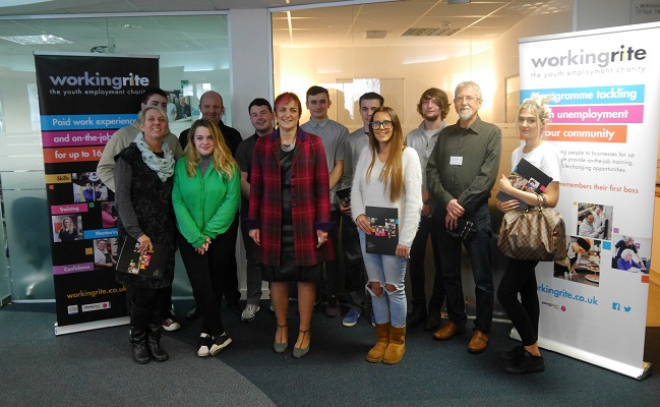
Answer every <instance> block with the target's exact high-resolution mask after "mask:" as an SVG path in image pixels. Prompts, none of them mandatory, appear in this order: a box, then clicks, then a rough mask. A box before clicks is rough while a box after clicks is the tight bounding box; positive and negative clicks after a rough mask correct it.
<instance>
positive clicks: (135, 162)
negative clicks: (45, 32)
mask: <svg viewBox="0 0 660 407" xmlns="http://www.w3.org/2000/svg"><path fill="white" fill-rule="evenodd" d="M305 96H306V97H305V106H306V108H307V109H308V110H309V112H310V120H309V121H308V122H306V123H304V124H300V117H301V115H302V112H303V110H302V102H301V100H300V99H299V98H298V96H297V95H295V94H294V93H290V92H285V93H282V94H281V95H279V96H277V98H276V99H275V102H274V105H273V108H271V105H270V103H269V102H268V101H267V100H265V99H261V98H258V99H255V100H254V101H253V102H252V103H251V104H250V105H249V107H248V111H249V114H250V120H251V122H252V124H253V126H254V128H255V134H254V135H252V136H251V137H249V138H247V139H245V140H243V139H242V137H241V136H240V134H239V133H238V132H237V131H236V130H235V129H232V128H231V127H228V126H226V125H224V123H222V120H221V117H222V113H223V110H224V108H223V102H222V97H221V96H220V95H219V94H218V93H217V92H213V91H210V92H207V93H205V94H204V95H202V96H201V98H200V106H199V107H200V111H201V112H202V116H203V118H202V119H200V120H197V121H195V122H194V123H193V124H192V126H191V128H190V129H189V130H186V131H184V132H182V133H181V135H180V138H179V139H178V140H177V138H176V136H174V135H172V134H171V133H169V129H168V120H167V114H166V112H165V109H166V107H167V94H165V93H164V92H162V91H160V90H158V89H156V90H149V91H147V92H146V93H145V95H144V96H143V103H142V110H141V112H140V114H139V117H138V120H137V122H136V123H134V124H132V125H131V126H129V127H127V128H124V129H120V130H119V131H118V132H117V133H116V134H115V135H114V136H113V137H112V139H111V140H110V141H109V142H108V145H107V146H106V149H105V151H104V153H103V157H102V159H101V161H100V162H99V168H98V173H99V176H100V177H101V179H102V180H103V182H104V183H105V185H106V186H108V187H109V188H111V189H113V190H114V191H115V200H116V209H117V212H118V214H119V217H118V221H117V225H118V230H119V237H120V239H123V238H125V237H126V236H129V235H130V236H132V237H133V238H135V239H136V240H137V241H138V242H139V249H140V251H144V252H148V251H150V250H151V249H152V242H157V243H160V244H161V245H163V246H164V247H166V249H167V250H168V254H169V261H168V266H167V270H166V271H165V273H164V275H163V276H162V277H161V278H159V279H152V278H151V279H150V278H144V277H141V276H139V275H127V274H125V273H118V274H117V281H118V282H120V283H122V284H125V285H126V286H127V287H128V295H127V298H128V299H127V301H128V305H129V310H130V318H131V322H130V325H131V327H130V335H131V343H132V349H133V357H134V360H135V361H136V362H138V363H146V362H148V361H149V360H151V359H153V360H157V361H162V360H166V359H167V357H168V355H167V352H165V351H164V350H163V349H162V348H161V346H160V343H159V339H160V328H161V325H162V326H164V325H165V323H164V322H163V321H164V318H165V317H166V316H167V315H168V314H166V313H168V312H170V309H171V284H172V279H173V273H174V252H175V250H176V249H177V247H178V249H179V250H180V251H181V257H182V259H183V262H184V265H185V267H186V271H187V273H188V277H189V279H190V283H191V286H192V289H193V295H194V298H195V301H196V310H197V311H198V312H199V313H200V314H201V316H202V329H201V331H202V332H201V333H200V344H199V347H198V350H197V354H198V355H199V356H208V355H216V354H217V353H219V352H220V351H222V350H223V349H224V348H226V347H227V346H229V344H231V341H232V340H231V338H230V337H229V336H228V334H227V333H226V332H225V330H224V327H223V324H222V318H221V314H220V311H219V309H220V304H221V302H222V298H223V297H224V298H225V299H226V302H227V305H228V307H229V308H230V309H234V310H235V311H237V312H238V311H240V313H241V315H242V319H243V320H246V321H251V320H252V319H254V317H255V315H256V313H257V312H258V311H259V300H260V298H261V283H262V280H263V281H267V282H268V283H269V288H270V292H271V300H272V308H273V310H274V312H275V315H276V320H277V326H276V328H275V332H274V339H273V350H274V351H275V352H277V353H284V352H286V351H287V349H288V348H289V318H288V308H289V302H290V301H289V297H290V296H291V290H292V289H295V290H296V291H297V298H298V312H299V315H300V318H299V325H298V334H297V337H296V339H295V343H294V346H293V350H292V352H293V356H294V357H295V358H300V357H303V356H304V355H306V354H307V353H308V352H309V349H310V344H311V341H312V335H311V333H312V332H311V319H312V311H313V308H314V305H315V303H316V302H317V297H319V298H323V300H324V302H325V313H326V315H327V316H329V317H335V316H339V315H340V314H341V308H340V304H339V300H338V296H337V294H338V291H339V287H338V286H339V281H340V269H339V253H338V248H339V247H340V231H341V247H343V250H344V256H345V260H346V263H345V264H346V267H345V278H344V280H345V284H346V291H347V293H348V294H349V296H348V298H347V300H348V302H349V303H350V304H349V305H350V308H349V310H348V312H347V313H346V315H345V317H344V318H343V325H344V326H347V327H350V326H354V325H355V324H356V323H357V321H358V320H359V318H360V317H361V316H363V315H364V316H368V317H370V319H371V321H372V324H374V326H375V331H376V338H377V339H376V344H375V345H374V347H373V348H372V349H370V350H369V352H368V354H367V355H366V359H367V361H369V362H383V363H387V364H395V363H398V362H399V361H401V360H402V358H403V355H404V353H405V336H406V330H407V329H408V328H413V327H415V326H417V325H419V324H422V323H423V324H424V325H425V327H426V328H427V329H429V330H433V331H435V332H434V334H433V337H434V339H436V340H440V341H443V340H448V339H451V338H453V337H454V336H457V335H460V334H462V333H463V332H465V330H466V323H467V315H466V310H465V303H464V299H463V298H464V297H463V287H462V281H461V259H460V257H461V245H464V246H465V248H466V249H467V253H468V256H469V257H470V263H471V268H472V272H473V275H474V279H475V283H476V289H475V290H476V298H477V318H476V320H475V327H474V331H473V335H472V337H471V340H470V342H469V345H468V351H469V352H470V353H475V354H477V353H481V352H483V351H484V350H485V349H486V348H487V345H488V335H489V334H490V328H491V321H492V314H493V302H494V295H495V293H494V287H493V281H492V273H491V264H490V259H491V254H490V238H491V235H492V231H491V225H490V215H489V212H488V198H489V196H490V190H491V188H492V187H493V185H494V184H495V182H496V181H497V179H498V168H499V162H500V156H501V148H502V147H501V132H500V130H499V128H497V127H496V126H495V125H493V124H490V123H486V122H484V121H482V120H481V119H480V118H479V115H478V111H479V108H480V107H481V103H482V96H481V90H480V88H479V86H478V85H477V84H476V83H474V82H471V81H470V82H462V83H460V84H459V85H458V86H457V87H456V90H455V93H454V99H453V102H454V108H455V110H456V112H457V113H458V115H459V120H458V121H457V123H455V124H451V125H446V124H445V121H444V119H445V118H446V117H447V114H448V113H449V109H450V106H451V103H450V100H449V98H448V96H447V94H446V93H445V92H444V91H442V90H440V89H437V88H430V89H428V90H426V91H425V92H424V93H423V94H422V96H421V97H420V100H419V104H418V106H417V111H418V112H419V113H420V115H421V116H422V118H423V121H422V123H421V124H420V126H419V127H418V128H417V129H415V130H413V131H412V132H410V133H409V134H408V135H405V134H404V133H403V130H402V127H401V120H400V119H399V116H398V114H397V112H395V111H394V110H393V109H391V108H389V107H387V106H386V105H385V101H384V99H383V97H382V96H381V95H379V94H377V93H374V92H369V93H366V94H364V95H362V97H361V98H360V100H359V109H360V110H359V111H360V115H361V118H362V121H363V127H362V128H359V129H358V130H356V131H355V132H353V133H351V134H349V133H348V130H347V128H346V127H345V126H343V125H341V124H339V123H337V122H336V121H333V120H331V119H329V118H328V108H329V107H330V105H331V101H330V97H329V92H328V90H327V89H325V88H323V87H320V86H312V87H311V88H309V90H308V91H307V93H306V95H305ZM548 118H549V109H548V107H547V105H546V103H545V102H544V101H542V100H530V101H526V102H525V103H524V104H523V105H522V106H521V108H520V114H519V121H518V128H519V130H520V133H521V135H522V137H523V138H524V140H525V142H526V144H525V146H523V147H521V148H519V149H517V150H516V151H514V153H513V160H512V164H513V166H514V167H515V165H516V163H517V162H518V161H519V160H520V159H521V158H525V159H527V160H528V161H530V162H532V163H533V164H535V165H537V166H539V168H541V169H542V170H544V171H545V172H546V173H548V174H549V175H551V176H552V177H553V180H554V181H553V183H552V184H551V185H550V186H549V187H548V190H547V191H546V197H547V201H548V205H549V206H554V205H555V204H556V202H557V200H558V197H559V179H560V176H559V161H558V160H557V158H556V154H554V152H553V150H552V148H551V147H550V146H549V145H548V144H546V143H543V139H542V134H543V130H544V126H545V124H546V122H547V120H548ZM274 121H276V123H277V127H274V125H273V122H274ZM499 187H500V189H501V190H504V191H506V192H507V193H508V194H509V195H511V196H512V197H513V198H514V199H512V200H511V201H508V202H502V203H500V204H498V208H499V209H500V210H502V211H504V212H506V211H510V210H515V209H516V208H517V207H518V206H519V203H520V201H523V202H526V203H528V204H535V203H536V197H535V196H534V194H532V193H529V192H524V191H521V190H517V189H515V188H514V187H513V186H512V185H511V183H510V182H509V180H508V178H507V177H505V176H503V177H502V178H501V179H500V180H499ZM341 189H344V190H346V189H350V195H349V196H350V198H344V199H341V200H340V199H338V197H337V193H336V191H337V190H341ZM532 201H533V202H532ZM369 207H379V208H390V209H394V210H396V212H397V219H398V221H397V223H398V233H397V239H398V244H397V245H396V249H395V250H394V251H393V252H392V253H389V254H376V253H371V252H370V250H368V249H367V244H366V240H367V236H368V235H370V234H372V233H374V229H373V227H372V225H373V220H372V219H370V218H369V217H368V216H367V212H368V208H369ZM239 208H240V211H239ZM238 212H240V222H239V215H238ZM239 223H240V226H241V229H242V235H243V240H244V243H245V247H246V254H247V306H246V307H245V308H244V309H243V307H242V305H240V303H239V302H238V300H239V298H240V292H239V291H238V290H237V288H238V281H237V277H236V264H235V253H234V247H235V241H236V238H237V230H238V226H239ZM465 228H470V229H471V230H472V231H473V232H474V233H472V234H470V235H469V237H467V235H466V234H465V233H463V232H464V229H465ZM429 237H430V238H431V243H432V248H433V255H434V260H435V269H434V271H435V273H434V276H433V277H434V281H433V293H432V296H431V298H430V301H429V305H428V308H427V301H426V297H425V284H426V282H425V279H426V276H425V272H424V260H425V259H424V256H425V252H426V245H427V240H428V238H429ZM409 260H410V261H409ZM408 263H410V268H409V270H410V274H411V284H412V287H411V288H412V290H411V291H412V297H413V298H412V304H413V309H412V311H411V312H410V313H408V309H407V303H408V299H407V297H406V293H405V286H404V281H405V274H406V270H407V268H408ZM535 266H536V263H534V262H520V261H516V260H510V262H509V266H508V267H507V271H506V273H505V277H504V278H503V283H502V284H501V286H500V289H499V291H498V298H499V299H500V301H501V302H502V304H503V305H504V306H505V308H506V310H507V312H508V313H509V315H510V316H511V319H512V321H513V323H514V325H515V326H516V328H518V331H519V332H521V336H522V338H523V345H522V346H520V347H516V348H514V349H513V350H511V351H508V352H504V353H502V355H501V356H502V358H504V359H506V360H508V361H510V364H509V365H508V366H507V371H509V372H511V373H528V372H532V371H541V370H543V367H544V362H543V358H542V357H541V356H540V353H539V350H538V345H537V336H538V314H539V307H538V298H537V297H536V282H535V277H534V267H535ZM365 270H366V279H365ZM521 273H522V275H523V277H524V278H520V275H521ZM317 288H318V290H319V293H317ZM518 293H520V296H521V297H522V302H521V300H519V299H518ZM534 298H536V300H534ZM445 301H446V306H447V313H448V318H449V321H448V322H447V323H446V324H445V325H444V326H443V327H442V328H441V327H440V326H441V307H442V305H443V303H444V302H445ZM534 302H535V303H536V304H535V306H534V304H533V303H534ZM170 316H171V314H170Z"/></svg>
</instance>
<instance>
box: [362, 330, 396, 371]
mask: <svg viewBox="0 0 660 407" xmlns="http://www.w3.org/2000/svg"><path fill="white" fill-rule="evenodd" d="M390 329H392V328H391V325H390V323H389V322H388V323H386V324H376V336H377V337H378V341H377V342H376V345H375V346H374V347H373V348H371V350H370V351H369V353H367V362H371V363H378V362H380V361H381V360H383V355H385V349H387V344H388V342H389V338H390Z"/></svg>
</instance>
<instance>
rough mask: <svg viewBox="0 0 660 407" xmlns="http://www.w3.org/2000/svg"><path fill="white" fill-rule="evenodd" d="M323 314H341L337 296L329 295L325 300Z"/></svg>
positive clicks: (331, 316)
mask: <svg viewBox="0 0 660 407" xmlns="http://www.w3.org/2000/svg"><path fill="white" fill-rule="evenodd" d="M325 315H326V316H327V317H330V318H336V317H338V316H339V315H341V308H340V306H339V300H338V299H337V296H335V295H331V296H329V297H328V300H327V301H326V302H325Z"/></svg>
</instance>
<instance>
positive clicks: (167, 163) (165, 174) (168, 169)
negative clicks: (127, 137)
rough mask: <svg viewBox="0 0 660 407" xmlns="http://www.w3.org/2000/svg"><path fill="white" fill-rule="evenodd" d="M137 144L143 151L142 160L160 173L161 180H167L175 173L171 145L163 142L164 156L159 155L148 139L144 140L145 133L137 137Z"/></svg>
mask: <svg viewBox="0 0 660 407" xmlns="http://www.w3.org/2000/svg"><path fill="white" fill-rule="evenodd" d="M135 144H136V145H137V148H138V150H140V153H142V161H144V163H145V164H147V167H149V168H151V169H152V170H154V171H155V172H156V174H158V178H160V180H161V181H163V182H165V181H167V179H168V178H170V177H171V176H172V175H174V154H173V153H172V150H171V149H170V146H169V145H167V143H163V147H162V148H163V154H164V157H163V158H160V157H158V156H157V155H156V154H155V153H154V152H153V151H151V148H150V147H149V144H147V142H146V141H144V134H142V133H139V134H138V135H137V137H135Z"/></svg>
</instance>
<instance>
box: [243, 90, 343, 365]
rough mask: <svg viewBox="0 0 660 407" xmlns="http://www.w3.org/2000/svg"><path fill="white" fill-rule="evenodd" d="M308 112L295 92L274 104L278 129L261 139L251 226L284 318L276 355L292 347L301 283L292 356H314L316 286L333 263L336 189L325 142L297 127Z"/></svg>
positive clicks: (255, 162) (248, 221)
mask: <svg viewBox="0 0 660 407" xmlns="http://www.w3.org/2000/svg"><path fill="white" fill-rule="evenodd" d="M301 111H302V105H301V103H300V99H298V96H296V95H295V94H293V93H289V92H287V93H283V94H281V95H279V96H278V97H277V99H275V113H276V116H277V122H278V125H279V127H278V129H277V130H276V131H275V132H273V134H272V135H270V136H264V137H261V138H259V139H258V140H257V143H256V144H255V146H254V158H253V162H252V172H251V174H252V176H251V182H250V212H249V215H248V218H247V219H246V225H247V228H248V230H249V231H250V237H251V238H252V239H253V240H254V242H255V243H256V245H257V246H258V253H259V257H260V262H261V273H262V278H263V279H264V280H266V281H268V282H270V291H271V298H272V300H273V306H274V308H275V315H276V317H277V331H276V333H275V342H274V344H273V349H274V350H275V352H277V353H284V352H285V351H286V349H287V347H288V342H289V341H288V336H289V332H288V327H287V316H288V310H289V284H290V283H291V282H297V285H298V309H299V312H300V326H299V332H298V339H297V340H296V345H295V347H294V348H293V356H294V357H295V358H299V357H302V356H304V355H305V354H306V353H307V352H308V351H309V342H310V335H309V328H310V323H311V319H312V310H313V308H314V300H315V298H316V282H317V281H318V280H319V279H320V278H321V273H322V270H323V269H322V267H323V262H324V261H327V260H331V259H332V257H333V251H332V247H331V244H330V242H328V231H329V230H330V229H331V228H332V221H331V219H330V183H329V179H328V167H327V164H326V161H325V152H324V150H323V144H322V143H321V139H320V138H319V137H318V136H316V135H313V134H309V133H306V132H304V131H302V130H301V129H299V128H298V121H299V119H300V113H301Z"/></svg>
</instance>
